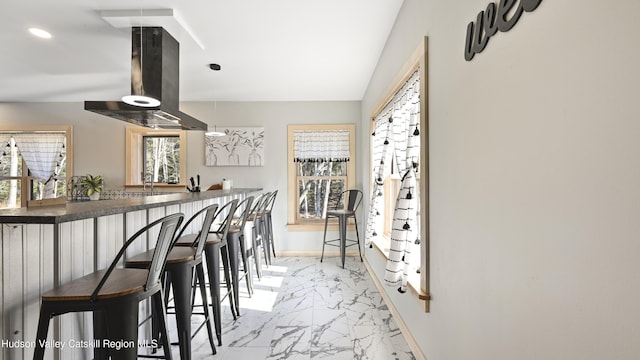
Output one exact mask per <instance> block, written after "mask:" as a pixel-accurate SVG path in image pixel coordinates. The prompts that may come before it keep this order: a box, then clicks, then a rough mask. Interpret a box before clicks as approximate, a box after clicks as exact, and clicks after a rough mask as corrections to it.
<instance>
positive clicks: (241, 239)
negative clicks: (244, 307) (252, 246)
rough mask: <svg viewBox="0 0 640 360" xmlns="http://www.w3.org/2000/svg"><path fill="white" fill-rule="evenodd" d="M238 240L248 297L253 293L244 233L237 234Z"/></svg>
mask: <svg viewBox="0 0 640 360" xmlns="http://www.w3.org/2000/svg"><path fill="white" fill-rule="evenodd" d="M238 241H239V243H240V256H241V257H242V268H243V269H244V278H245V281H246V282H247V292H249V297H251V295H252V294H253V286H252V281H251V266H250V265H249V263H247V246H246V244H245V243H244V241H245V239H244V234H242V233H241V234H239V235H238Z"/></svg>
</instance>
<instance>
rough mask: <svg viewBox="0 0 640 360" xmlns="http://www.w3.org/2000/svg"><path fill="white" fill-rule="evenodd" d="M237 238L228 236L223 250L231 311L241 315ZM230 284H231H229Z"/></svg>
mask: <svg viewBox="0 0 640 360" xmlns="http://www.w3.org/2000/svg"><path fill="white" fill-rule="evenodd" d="M237 245H238V244H237V242H236V239H229V238H227V245H225V247H224V248H225V249H223V250H222V261H223V264H222V266H223V267H224V275H225V280H226V282H227V290H230V291H231V293H229V303H230V305H231V312H234V311H235V313H234V319H235V316H236V315H237V316H240V301H239V299H238V297H239V294H240V291H239V289H238V246H237ZM229 284H230V285H231V286H229Z"/></svg>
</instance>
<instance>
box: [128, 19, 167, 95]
mask: <svg viewBox="0 0 640 360" xmlns="http://www.w3.org/2000/svg"><path fill="white" fill-rule="evenodd" d="M142 48H143V46H142V7H140V46H139V49H140V53H139V54H138V62H137V64H136V63H135V62H132V63H131V71H132V72H134V71H135V69H134V66H136V65H137V66H138V69H139V72H140V89H139V92H140V95H133V94H131V95H125V96H123V97H122V101H123V102H124V103H126V104H129V105H132V106H138V107H157V106H160V100H158V99H156V98H153V97H151V96H146V95H144V81H143V77H142V75H143V74H142V68H143V66H142V64H143V62H142V60H143V59H142V55H143V51H142Z"/></svg>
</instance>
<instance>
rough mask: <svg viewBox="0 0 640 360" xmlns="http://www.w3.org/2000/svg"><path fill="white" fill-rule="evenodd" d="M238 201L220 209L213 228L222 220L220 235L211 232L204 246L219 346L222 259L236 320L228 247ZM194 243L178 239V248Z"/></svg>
mask: <svg viewBox="0 0 640 360" xmlns="http://www.w3.org/2000/svg"><path fill="white" fill-rule="evenodd" d="M237 205H238V200H237V199H234V200H232V201H230V202H228V203H226V204H225V205H224V206H222V207H219V208H218V211H217V212H216V215H215V220H214V225H213V226H212V227H213V228H215V227H216V223H217V222H218V219H221V220H222V221H221V222H220V223H221V225H220V226H219V227H218V230H220V232H221V233H220V234H219V233H215V232H211V230H209V232H208V234H207V238H206V240H205V244H204V259H205V262H206V265H207V277H208V280H209V292H210V294H211V307H212V310H213V322H214V325H215V329H216V337H217V339H218V346H221V345H222V314H221V310H222V300H223V297H221V293H220V285H221V281H220V258H222V266H223V269H224V270H223V273H224V278H225V285H226V288H227V293H226V294H225V296H226V297H228V298H229V306H230V307H231V313H232V314H233V318H234V320H235V319H236V312H235V302H234V299H233V287H232V281H231V277H230V269H231V264H230V262H231V261H230V254H231V251H230V249H229V246H227V232H228V230H229V227H230V226H231V221H232V218H233V214H234V213H235V210H236V207H237ZM191 244H192V241H190V239H188V238H187V239H184V238H183V239H178V241H177V242H176V247H178V246H191Z"/></svg>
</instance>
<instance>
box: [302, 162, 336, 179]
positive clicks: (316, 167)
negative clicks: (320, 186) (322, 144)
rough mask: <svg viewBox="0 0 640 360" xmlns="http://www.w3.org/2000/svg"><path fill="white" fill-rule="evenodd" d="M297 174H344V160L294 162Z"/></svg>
mask: <svg viewBox="0 0 640 360" xmlns="http://www.w3.org/2000/svg"><path fill="white" fill-rule="evenodd" d="M296 164H297V167H298V170H297V171H298V175H302V176H346V175H347V163H346V162H337V161H336V162H304V163H296Z"/></svg>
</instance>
